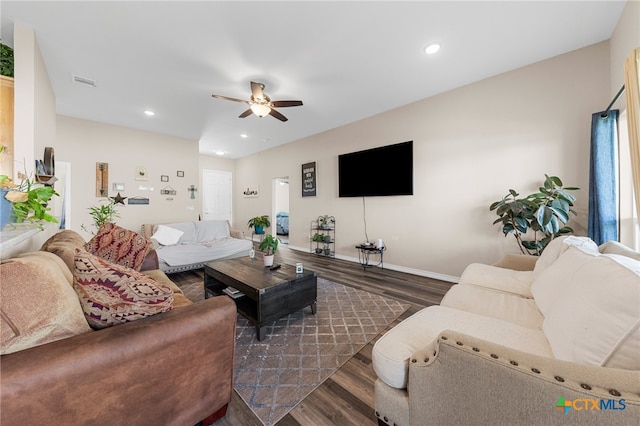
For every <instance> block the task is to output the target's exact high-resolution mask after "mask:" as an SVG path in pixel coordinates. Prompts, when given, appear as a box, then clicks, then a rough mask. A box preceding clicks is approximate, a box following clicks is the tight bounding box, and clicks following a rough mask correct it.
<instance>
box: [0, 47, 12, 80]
mask: <svg viewBox="0 0 640 426" xmlns="http://www.w3.org/2000/svg"><path fill="white" fill-rule="evenodd" d="M0 75H4V76H6V77H13V49H12V48H10V47H9V46H7V45H6V44H2V43H0Z"/></svg>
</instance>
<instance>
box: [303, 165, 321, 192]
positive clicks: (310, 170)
mask: <svg viewBox="0 0 640 426" xmlns="http://www.w3.org/2000/svg"><path fill="white" fill-rule="evenodd" d="M316 195H318V168H317V166H316V162H315V161H313V162H311V163H306V164H303V165H302V196H303V197H315V196H316Z"/></svg>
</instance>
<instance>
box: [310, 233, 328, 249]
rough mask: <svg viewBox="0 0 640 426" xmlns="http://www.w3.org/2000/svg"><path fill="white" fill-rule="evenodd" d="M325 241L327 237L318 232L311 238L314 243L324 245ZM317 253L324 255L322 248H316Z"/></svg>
mask: <svg viewBox="0 0 640 426" xmlns="http://www.w3.org/2000/svg"><path fill="white" fill-rule="evenodd" d="M324 239H325V235H324V234H322V233H320V232H316V233H315V234H313V236H312V237H311V241H313V242H314V243H322V242H324ZM315 252H316V253H317V254H321V253H322V249H321V248H320V247H316V250H315Z"/></svg>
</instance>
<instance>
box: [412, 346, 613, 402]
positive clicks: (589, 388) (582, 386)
mask: <svg viewBox="0 0 640 426" xmlns="http://www.w3.org/2000/svg"><path fill="white" fill-rule="evenodd" d="M440 339H441V340H449V338H448V337H447V336H440ZM456 345H457V346H464V342H460V341H456ZM471 350H472V351H473V352H480V348H477V347H472V348H471ZM433 355H434V356H436V352H434V353H433ZM489 356H490V357H491V358H493V359H499V356H498V355H497V354H489ZM428 361H429V358H428V357H427V358H425V360H424V362H425V363H426V362H428ZM411 362H417V360H416V359H412V360H411ZM509 364H511V365H512V366H514V367H519V366H520V364H519V363H518V361H515V360H511V361H509ZM520 368H522V367H520ZM531 372H533V373H535V374H542V372H541V371H540V370H539V369H537V368H535V367H531ZM553 378H554V379H555V380H556V381H558V382H560V383H564V382H565V379H564V377H562V376H554V377H553ZM580 387H581V388H582V389H584V390H587V391H591V390H593V388H592V387H591V385H589V384H586V383H580ZM608 392H609V394H611V395H613V396H615V397H620V396H622V393H621V392H620V391H618V390H617V389H608Z"/></svg>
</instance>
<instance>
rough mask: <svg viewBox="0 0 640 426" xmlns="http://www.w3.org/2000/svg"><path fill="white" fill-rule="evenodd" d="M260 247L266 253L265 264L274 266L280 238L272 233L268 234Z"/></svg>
mask: <svg viewBox="0 0 640 426" xmlns="http://www.w3.org/2000/svg"><path fill="white" fill-rule="evenodd" d="M258 248H259V249H260V251H262V252H263V253H264V256H263V257H262V258H263V260H264V266H272V265H273V256H274V255H275V253H276V250H278V239H277V238H275V237H274V236H273V235H271V234H267V235H265V236H264V239H263V240H262V242H261V243H260V246H259V247H258Z"/></svg>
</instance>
